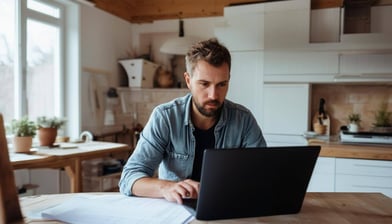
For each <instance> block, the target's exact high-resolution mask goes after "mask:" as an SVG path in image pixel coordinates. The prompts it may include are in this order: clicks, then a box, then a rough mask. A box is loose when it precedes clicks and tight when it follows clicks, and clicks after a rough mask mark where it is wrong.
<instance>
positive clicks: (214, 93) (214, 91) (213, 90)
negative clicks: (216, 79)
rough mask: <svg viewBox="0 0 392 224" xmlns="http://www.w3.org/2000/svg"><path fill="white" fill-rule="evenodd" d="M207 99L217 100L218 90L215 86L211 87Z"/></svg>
mask: <svg viewBox="0 0 392 224" xmlns="http://www.w3.org/2000/svg"><path fill="white" fill-rule="evenodd" d="M208 98H210V99H217V98H218V90H217V88H216V87H215V86H211V87H210V88H209V90H208Z"/></svg>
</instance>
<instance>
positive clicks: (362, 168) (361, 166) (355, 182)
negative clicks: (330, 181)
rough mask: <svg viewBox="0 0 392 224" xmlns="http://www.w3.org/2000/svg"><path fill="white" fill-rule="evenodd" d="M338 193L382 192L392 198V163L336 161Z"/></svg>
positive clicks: (357, 160)
mask: <svg viewBox="0 0 392 224" xmlns="http://www.w3.org/2000/svg"><path fill="white" fill-rule="evenodd" d="M335 178H336V179H335V180H336V191H337V192H381V193H383V194H385V195H387V196H388V197H391V198H392V161H378V160H363V159H336V177H335Z"/></svg>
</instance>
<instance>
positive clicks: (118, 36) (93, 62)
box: [81, 5, 132, 86]
mask: <svg viewBox="0 0 392 224" xmlns="http://www.w3.org/2000/svg"><path fill="white" fill-rule="evenodd" d="M131 46H132V24H131V23H130V22H127V21H125V20H123V19H120V18H118V17H115V16H113V15H111V14H109V13H107V12H104V11H102V10H100V9H97V8H93V7H90V6H86V5H81V66H82V68H92V69H96V70H102V71H106V72H108V73H110V74H111V76H112V77H111V78H110V79H109V82H110V83H109V84H110V86H118V85H119V82H120V77H119V74H120V71H119V70H120V66H119V64H118V60H119V59H121V58H125V57H127V54H128V52H129V51H131Z"/></svg>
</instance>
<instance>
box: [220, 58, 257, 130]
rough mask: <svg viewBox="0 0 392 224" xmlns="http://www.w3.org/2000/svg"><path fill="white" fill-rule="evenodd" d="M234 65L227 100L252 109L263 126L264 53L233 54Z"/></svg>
mask: <svg viewBox="0 0 392 224" xmlns="http://www.w3.org/2000/svg"><path fill="white" fill-rule="evenodd" d="M231 56H232V65H231V76H230V84H229V92H228V94H227V98H228V99H230V100H232V101H234V102H236V103H240V104H242V105H244V106H246V107H247V108H248V109H250V110H251V111H252V113H253V115H254V116H255V117H256V120H257V122H258V123H259V124H261V118H262V106H263V102H262V101H263V98H262V94H263V74H262V71H263V52H262V51H242V52H240V51H238V52H231Z"/></svg>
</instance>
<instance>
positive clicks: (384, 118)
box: [373, 103, 392, 132]
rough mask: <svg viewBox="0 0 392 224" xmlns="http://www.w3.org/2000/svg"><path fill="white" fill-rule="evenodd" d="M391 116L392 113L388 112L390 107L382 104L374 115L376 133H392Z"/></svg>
mask: <svg viewBox="0 0 392 224" xmlns="http://www.w3.org/2000/svg"><path fill="white" fill-rule="evenodd" d="M391 115H392V112H389V111H388V105H387V104H386V103H382V104H381V105H380V108H379V110H378V111H376V112H375V114H374V120H375V122H374V123H373V130H374V131H375V132H392V124H391V123H392V122H391Z"/></svg>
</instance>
